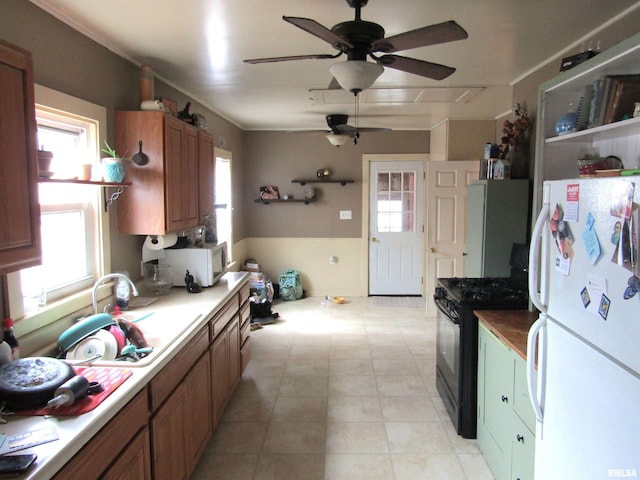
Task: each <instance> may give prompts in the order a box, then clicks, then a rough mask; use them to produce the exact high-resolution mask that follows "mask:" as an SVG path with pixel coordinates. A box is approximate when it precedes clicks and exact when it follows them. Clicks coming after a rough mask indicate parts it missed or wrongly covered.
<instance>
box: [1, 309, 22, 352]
mask: <svg viewBox="0 0 640 480" xmlns="http://www.w3.org/2000/svg"><path fill="white" fill-rule="evenodd" d="M2 327H3V328H4V341H5V342H7V344H8V345H9V346H10V347H11V356H12V358H13V359H14V360H17V359H19V358H20V344H19V343H18V339H17V338H16V336H15V334H14V333H13V319H12V318H10V317H8V318H5V319H4V320H3V322H2Z"/></svg>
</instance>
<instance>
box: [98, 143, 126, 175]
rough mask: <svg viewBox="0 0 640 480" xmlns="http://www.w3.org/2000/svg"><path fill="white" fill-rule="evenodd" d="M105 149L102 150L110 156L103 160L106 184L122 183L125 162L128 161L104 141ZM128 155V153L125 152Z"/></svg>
mask: <svg viewBox="0 0 640 480" xmlns="http://www.w3.org/2000/svg"><path fill="white" fill-rule="evenodd" d="M104 146H105V148H103V149H102V151H103V152H104V153H106V154H107V155H109V156H108V157H103V158H102V163H104V180H105V182H113V183H120V182H122V181H123V180H124V163H123V162H124V161H125V160H128V158H126V157H121V156H120V155H118V152H116V151H115V150H114V149H113V148H111V146H110V145H109V144H108V143H107V141H106V140H105V141H104ZM125 155H126V152H125Z"/></svg>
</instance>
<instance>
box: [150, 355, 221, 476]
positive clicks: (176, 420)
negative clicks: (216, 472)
mask: <svg viewBox="0 0 640 480" xmlns="http://www.w3.org/2000/svg"><path fill="white" fill-rule="evenodd" d="M209 363H210V361H209V352H205V353H204V355H202V356H201V357H200V359H199V360H198V362H197V363H196V364H195V365H194V367H193V369H192V370H191V371H190V372H189V374H187V376H186V377H185V378H184V380H183V382H182V383H181V384H180V385H179V386H178V387H177V388H176V389H175V390H174V392H173V393H172V394H171V395H170V396H169V398H168V399H167V400H166V402H165V403H164V404H163V405H162V407H160V409H159V410H158V411H157V412H156V413H155V415H154V416H153V417H152V419H151V440H152V445H153V478H155V479H158V480H160V479H165V478H166V479H167V480H178V479H183V478H184V479H186V478H189V475H190V474H191V471H192V470H193V468H194V467H195V465H196V463H197V461H198V458H199V457H200V454H201V453H202V451H203V450H204V448H205V447H206V445H207V442H208V441H209V438H210V437H211V430H212V421H211V399H210V392H211V387H210V381H209V379H210V373H209Z"/></svg>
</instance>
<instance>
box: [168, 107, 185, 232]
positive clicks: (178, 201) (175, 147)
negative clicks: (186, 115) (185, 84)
mask: <svg viewBox="0 0 640 480" xmlns="http://www.w3.org/2000/svg"><path fill="white" fill-rule="evenodd" d="M164 142H165V143H164V163H165V172H166V174H165V180H164V183H165V185H164V187H165V199H164V201H165V209H166V212H167V218H166V229H167V231H175V230H180V229H183V228H185V227H184V226H185V219H186V210H185V202H184V198H185V190H184V189H185V178H184V171H185V170H184V165H183V152H184V128H183V125H182V122H181V121H180V120H177V119H175V118H172V117H165V124H164Z"/></svg>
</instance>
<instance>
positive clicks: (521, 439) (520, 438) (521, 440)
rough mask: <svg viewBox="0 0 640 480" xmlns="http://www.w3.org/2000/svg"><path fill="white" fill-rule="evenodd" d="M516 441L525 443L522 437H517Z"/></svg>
mask: <svg viewBox="0 0 640 480" xmlns="http://www.w3.org/2000/svg"><path fill="white" fill-rule="evenodd" d="M516 440H518V441H519V442H520V443H524V437H523V436H522V435H516Z"/></svg>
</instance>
